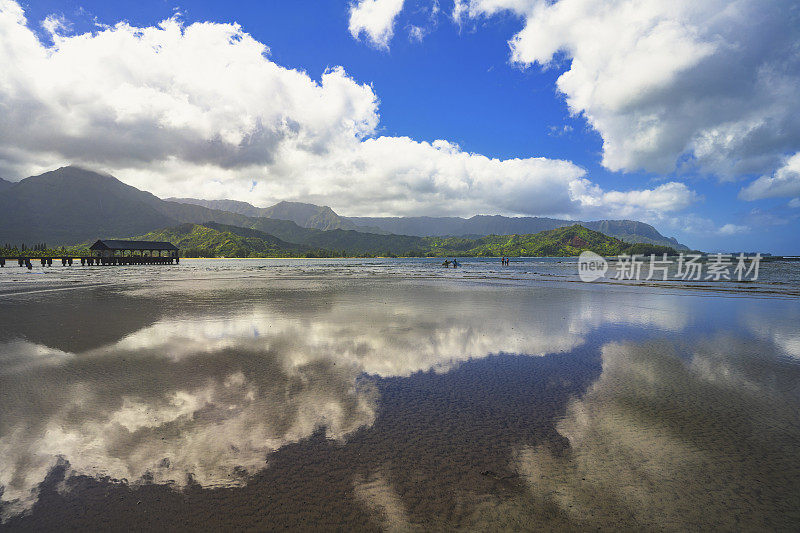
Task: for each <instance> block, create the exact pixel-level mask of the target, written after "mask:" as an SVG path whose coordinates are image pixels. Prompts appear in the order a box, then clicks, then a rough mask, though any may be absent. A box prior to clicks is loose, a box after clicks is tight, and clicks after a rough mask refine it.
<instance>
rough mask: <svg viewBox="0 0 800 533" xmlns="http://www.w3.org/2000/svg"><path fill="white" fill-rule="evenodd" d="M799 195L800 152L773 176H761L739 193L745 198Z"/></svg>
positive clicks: (758, 198)
mask: <svg viewBox="0 0 800 533" xmlns="http://www.w3.org/2000/svg"><path fill="white" fill-rule="evenodd" d="M798 195H800V152H797V153H796V154H794V155H793V156H792V157H790V158H788V159H787V160H786V162H785V163H784V164H783V166H781V167H780V168H779V169H778V170H776V171H775V173H774V174H773V175H772V176H761V177H760V178H758V179H757V180H755V181H754V182H753V183H751V184H750V185H748V186H747V187H745V188H743V189H742V190H741V192H740V193H739V197H740V198H741V199H743V200H760V199H762V198H776V197H792V196H798ZM790 203H791V202H790Z"/></svg>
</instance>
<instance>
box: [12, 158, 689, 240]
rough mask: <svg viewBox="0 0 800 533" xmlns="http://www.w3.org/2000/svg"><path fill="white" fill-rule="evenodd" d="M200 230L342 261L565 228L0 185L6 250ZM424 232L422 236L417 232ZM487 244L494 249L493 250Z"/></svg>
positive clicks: (78, 174) (78, 184)
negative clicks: (223, 229) (247, 234)
mask: <svg viewBox="0 0 800 533" xmlns="http://www.w3.org/2000/svg"><path fill="white" fill-rule="evenodd" d="M198 203H200V204H203V205H198ZM251 215H259V216H251ZM264 215H267V216H264ZM207 223H216V224H223V225H226V226H230V227H237V228H245V229H253V230H257V231H260V232H264V233H266V234H269V235H271V236H273V237H275V238H277V239H279V240H281V241H284V242H285V243H290V244H293V245H303V246H305V247H307V249H305V248H304V249H302V250H300V249H297V250H298V253H300V252H303V253H311V252H313V251H314V250H320V249H324V250H327V251H329V253H341V252H342V251H344V252H345V253H347V254H351V255H357V254H372V255H375V254H377V255H391V254H396V255H407V254H412V253H415V254H425V253H430V252H432V249H431V248H429V247H428V245H427V244H426V243H427V242H428V241H423V240H421V239H422V237H423V236H425V235H433V236H435V237H436V238H440V239H447V236H452V235H460V236H462V237H466V238H468V239H471V240H474V241H476V242H477V241H478V240H480V239H481V238H483V237H485V236H487V234H494V235H514V234H516V235H525V234H534V233H538V232H540V231H542V230H551V229H556V228H559V227H566V226H569V225H572V224H573V223H572V222H570V221H566V220H558V219H546V218H537V217H502V216H475V217H472V218H470V219H463V218H458V217H444V218H442V217H406V218H374V219H363V218H347V217H342V216H340V215H338V214H336V213H335V212H334V211H333V210H332V209H331V208H330V207H326V206H323V207H320V206H315V205H312V204H303V203H297V202H281V203H279V204H276V205H274V206H272V207H268V208H257V207H254V206H252V205H250V204H248V203H246V202H236V201H231V200H219V201H200V200H197V201H195V200H191V201H189V200H186V199H181V200H180V201H168V200H162V199H160V198H158V197H156V196H154V195H153V194H150V193H148V192H145V191H141V190H139V189H136V188H135V187H131V186H129V185H126V184H124V183H122V182H121V181H119V180H117V179H116V178H114V177H113V176H110V175H108V174H102V173H98V172H93V171H90V170H86V169H83V168H79V167H74V166H70V167H63V168H60V169H58V170H54V171H51V172H46V173H44V174H41V175H39V176H32V177H29V178H25V179H23V180H21V181H19V182H7V181H0V242H3V243H5V242H8V243H11V244H12V245H14V246H16V245H21V244H22V243H27V244H28V245H30V244H32V243H47V244H48V245H49V246H62V245H74V244H82V243H86V242H88V241H92V242H93V241H94V240H96V239H98V238H130V237H133V236H137V235H143V234H146V233H149V232H154V231H162V230H163V228H173V227H176V226H179V225H181V224H203V225H206V224H207ZM373 223H374V224H375V225H374V226H373V225H372V224H373ZM362 224H370V225H368V226H364V225H362ZM584 225H585V226H588V227H590V229H599V230H600V231H602V232H603V233H606V234H607V235H611V236H617V237H618V238H621V239H624V240H625V241H626V242H630V243H633V242H643V243H652V244H658V245H666V246H670V247H672V248H675V249H685V247H683V246H682V245H680V244H679V243H677V241H675V240H674V239H667V238H666V237H664V236H663V235H661V234H660V233H658V231H656V230H655V228H653V227H652V226H649V225H647V224H643V223H641V222H636V221H619V220H618V221H614V220H605V221H595V222H588V223H584ZM425 227H427V228H429V232H428V233H421V234H420V233H419V232H420V231H423V230H424V228H425ZM495 230H496V231H495ZM229 232H230V231H229ZM415 232H416V233H415ZM240 236H241V235H240ZM432 242H434V241H431V243H432ZM450 242H453V243H454V242H457V241H456V240H453V241H450ZM431 246H433V245H432V244H431ZM476 246H478V245H476ZM481 246H485V247H490V244H489V243H488V241H486V242H483V244H481ZM491 246H494V247H495V248H497V247H498V246H499V244H494V245H491ZM497 249H499V248H497ZM464 251H465V252H466V251H467V250H464ZM220 253H222V252H220ZM226 253H227V252H226ZM248 253H271V252H268V251H267V250H261V251H255V252H248ZM293 253H294V252H293ZM476 253H478V252H476ZM506 254H507V255H509V253H508V252H506ZM510 255H513V254H510Z"/></svg>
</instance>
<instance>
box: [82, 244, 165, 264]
mask: <svg viewBox="0 0 800 533" xmlns="http://www.w3.org/2000/svg"><path fill="white" fill-rule="evenodd" d="M89 250H91V252H92V256H93V257H94V258H95V260H96V261H97V260H99V261H100V264H104V265H105V264H112V265H149V264H171V263H172V262H173V261H174V262H175V263H176V264H177V263H179V262H180V258H179V257H178V247H177V246H175V245H174V244H172V243H169V242H160V241H120V240H110V239H106V240H98V241H97V242H95V243H94V244H93V245H91V246H90V247H89Z"/></svg>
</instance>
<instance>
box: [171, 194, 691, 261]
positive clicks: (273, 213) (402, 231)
mask: <svg viewBox="0 0 800 533" xmlns="http://www.w3.org/2000/svg"><path fill="white" fill-rule="evenodd" d="M169 200H170V201H174V202H180V203H187V204H192V205H199V206H203V207H208V208H212V209H219V210H223V211H231V212H235V213H238V214H242V215H246V216H250V217H267V218H272V219H281V220H291V221H292V222H295V223H296V224H297V225H298V226H301V227H304V228H311V229H322V230H333V229H345V230H355V231H360V232H363V233H378V234H387V233H388V234H395V235H412V236H417V237H426V236H439V237H445V236H460V237H483V236H486V235H514V234H532V233H538V232H540V231H546V230H550V229H556V228H562V227H565V226H571V225H573V224H581V225H582V226H585V227H587V228H589V229H593V230H595V231H599V232H601V233H605V234H606V235H609V236H611V237H616V238H618V239H621V240H624V241H625V242H631V243H637V242H639V243H647V244H659V245H662V246H669V247H672V248H675V249H676V250H688V247H686V246H684V245H682V244H680V243H679V242H678V241H677V240H676V239H674V238H672V237H665V236H664V235H662V234H661V233H659V232H658V230H656V229H655V228H654V227H653V226H651V225H650V224H645V223H644V222H638V221H636V220H593V221H587V222H582V221H575V220H563V219H557V218H546V217H506V216H502V215H475V216H473V217H470V218H461V217H344V216H341V215H338V214H337V213H336V212H334V211H333V209H331V208H330V207H328V206H318V205H313V204H306V203H300V202H280V203H278V204H275V205H273V206H271V207H265V208H261V207H256V206H254V205H252V204H249V203H247V202H239V201H235V200H198V199H194V198H170V199H169Z"/></svg>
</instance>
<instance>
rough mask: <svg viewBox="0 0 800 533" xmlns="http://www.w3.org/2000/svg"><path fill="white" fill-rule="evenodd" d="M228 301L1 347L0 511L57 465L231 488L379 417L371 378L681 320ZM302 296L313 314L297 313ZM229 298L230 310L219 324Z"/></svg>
mask: <svg viewBox="0 0 800 533" xmlns="http://www.w3.org/2000/svg"><path fill="white" fill-rule="evenodd" d="M243 295H246V293H244V292H242V291H238V292H237V291H232V292H231V294H229V295H227V296H226V298H229V301H228V302H226V303H225V304H224V305H221V306H220V308H219V309H218V310H216V311H215V310H214V309H209V308H206V307H203V306H197V308H195V309H192V307H191V306H189V308H188V309H184V310H182V311H181V313H179V314H177V315H176V316H174V317H171V318H167V319H161V320H158V321H156V322H155V323H153V324H151V325H149V326H146V327H144V328H141V329H138V330H137V331H134V332H133V333H130V334H128V335H126V336H125V337H124V338H121V339H119V340H117V341H115V342H112V343H110V344H105V345H103V346H101V347H99V348H92V349H88V350H86V351H82V352H75V353H73V352H65V351H61V350H59V349H58V348H57V347H53V348H48V347H46V346H43V345H41V344H36V343H33V342H26V341H23V340H19V339H17V340H13V341H9V342H6V343H4V344H0V365H1V366H0V400H2V402H3V406H4V409H3V411H2V414H1V415H0V420H2V424H0V462H1V463H2V464H0V466H1V467H2V468H0V486H2V487H3V494H2V500H3V501H5V502H11V505H10V506H7V507H6V509H5V514H13V513H16V512H19V511H21V510H24V509H26V508H29V507H30V505H31V504H32V503H33V502H34V501H35V499H36V492H37V486H38V483H40V482H41V481H42V480H43V479H44V478H45V476H46V474H47V472H48V471H49V470H50V469H51V468H52V467H53V466H54V465H55V464H56V463H57V462H58V461H59V458H61V459H62V460H64V461H66V462H67V463H68V464H69V467H70V469H71V470H70V472H71V473H73V474H86V475H96V476H100V475H103V476H110V477H111V478H115V479H127V480H129V481H131V482H136V481H137V480H141V479H143V478H145V479H147V480H152V481H154V482H157V483H174V484H175V485H176V486H183V485H185V484H186V483H187V482H188V479H189V478H190V477H191V479H193V480H195V481H197V482H198V483H199V484H200V485H202V486H205V487H210V486H233V485H237V484H241V483H244V482H245V481H246V479H247V475H248V474H251V473H253V472H254V471H256V470H258V469H261V468H263V467H264V466H265V465H266V461H267V460H268V455H269V453H270V452H272V451H274V450H276V449H278V448H280V447H281V446H284V445H285V444H287V443H291V442H297V441H299V440H301V439H304V438H306V437H308V436H310V435H311V434H312V433H314V431H315V430H316V429H318V428H320V427H324V428H325V430H326V433H327V436H328V437H329V438H331V439H337V440H340V441H343V440H344V439H345V438H346V437H347V436H348V435H349V434H351V433H352V432H353V431H355V430H356V429H358V428H360V427H364V426H369V425H370V424H371V423H372V422H373V420H374V419H375V416H376V410H377V408H378V405H379V398H378V395H377V392H376V388H375V387H374V384H373V378H371V377H370V376H378V377H392V376H409V375H411V374H413V373H415V372H420V371H429V370H434V371H436V372H446V371H448V370H450V369H452V368H454V367H455V366H456V365H458V364H459V362H461V361H465V360H468V359H472V358H480V357H485V356H486V355H489V354H492V353H499V352H506V353H521V354H529V355H542V354H547V353H552V352H565V351H569V350H571V349H573V348H575V347H576V346H579V345H580V344H581V343H583V342H584V341H585V337H586V335H587V334H588V333H589V332H590V331H592V329H593V328H597V327H599V326H600V325H602V324H604V323H608V322H613V323H629V324H637V325H641V324H649V325H651V326H656V327H663V328H665V329H669V330H672V329H679V328H680V327H682V326H683V324H684V323H685V320H686V319H685V316H684V314H682V313H679V312H677V310H676V309H674V308H669V307H667V308H663V307H662V308H660V309H654V308H652V307H651V308H649V309H644V308H637V307H634V306H619V307H615V308H613V309H612V308H610V307H607V306H604V305H601V304H602V298H603V297H602V295H599V294H596V293H591V292H587V293H577V296H576V295H571V296H570V298H568V299H565V298H553V297H548V298H546V299H541V300H540V299H537V294H535V293H531V292H526V291H514V290H507V289H506V290H501V289H497V290H495V289H481V290H471V291H468V292H462V291H458V290H453V289H443V288H432V287H426V288H420V287H417V288H410V287H393V288H391V289H387V288H384V289H382V290H381V291H379V292H374V291H373V292H369V291H344V292H334V293H330V292H326V291H320V292H319V293H318V294H317V293H315V291H303V292H297V293H293V292H291V291H288V292H287V293H285V294H282V295H281V298H274V299H272V300H269V301H268V300H263V301H260V300H258V299H256V300H257V301H253V300H252V299H250V300H248V299H247V298H246V297H242V296H243ZM309 298H310V299H312V300H313V299H314V298H321V299H326V300H328V304H326V305H320V306H317V305H306V304H305V303H304V301H307V300H308V299H309ZM238 301H244V302H245V309H238V310H235V311H232V309H235V307H236V306H235V305H234V304H235V302H238ZM281 302H282V303H281ZM137 319H139V320H140V319H141V317H137ZM103 320H104V318H103V316H100V317H98V324H97V326H96V327H98V328H102V323H103ZM116 320H120V317H119V316H117V317H116ZM42 327H50V325H47V326H45V325H43V326H42ZM54 327H55V326H54ZM63 333H64V334H65V335H68V333H69V332H63ZM378 481H380V480H378ZM375 483H377V482H376V481H375V480H364V482H363V483H362V485H363V487H365V488H364V490H363V493H364V494H366V495H374V494H376V493H375V490H377V489H375V487H380V486H383V485H381V484H380V483H378V484H377V485H376V484H375ZM373 489H375V490H373ZM384 507H385V508H386V509H390V508H391V506H390V505H388V504H386V505H384ZM387 512H388V511H387ZM390 514H391V513H390ZM395 514H396V513H395Z"/></svg>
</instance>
